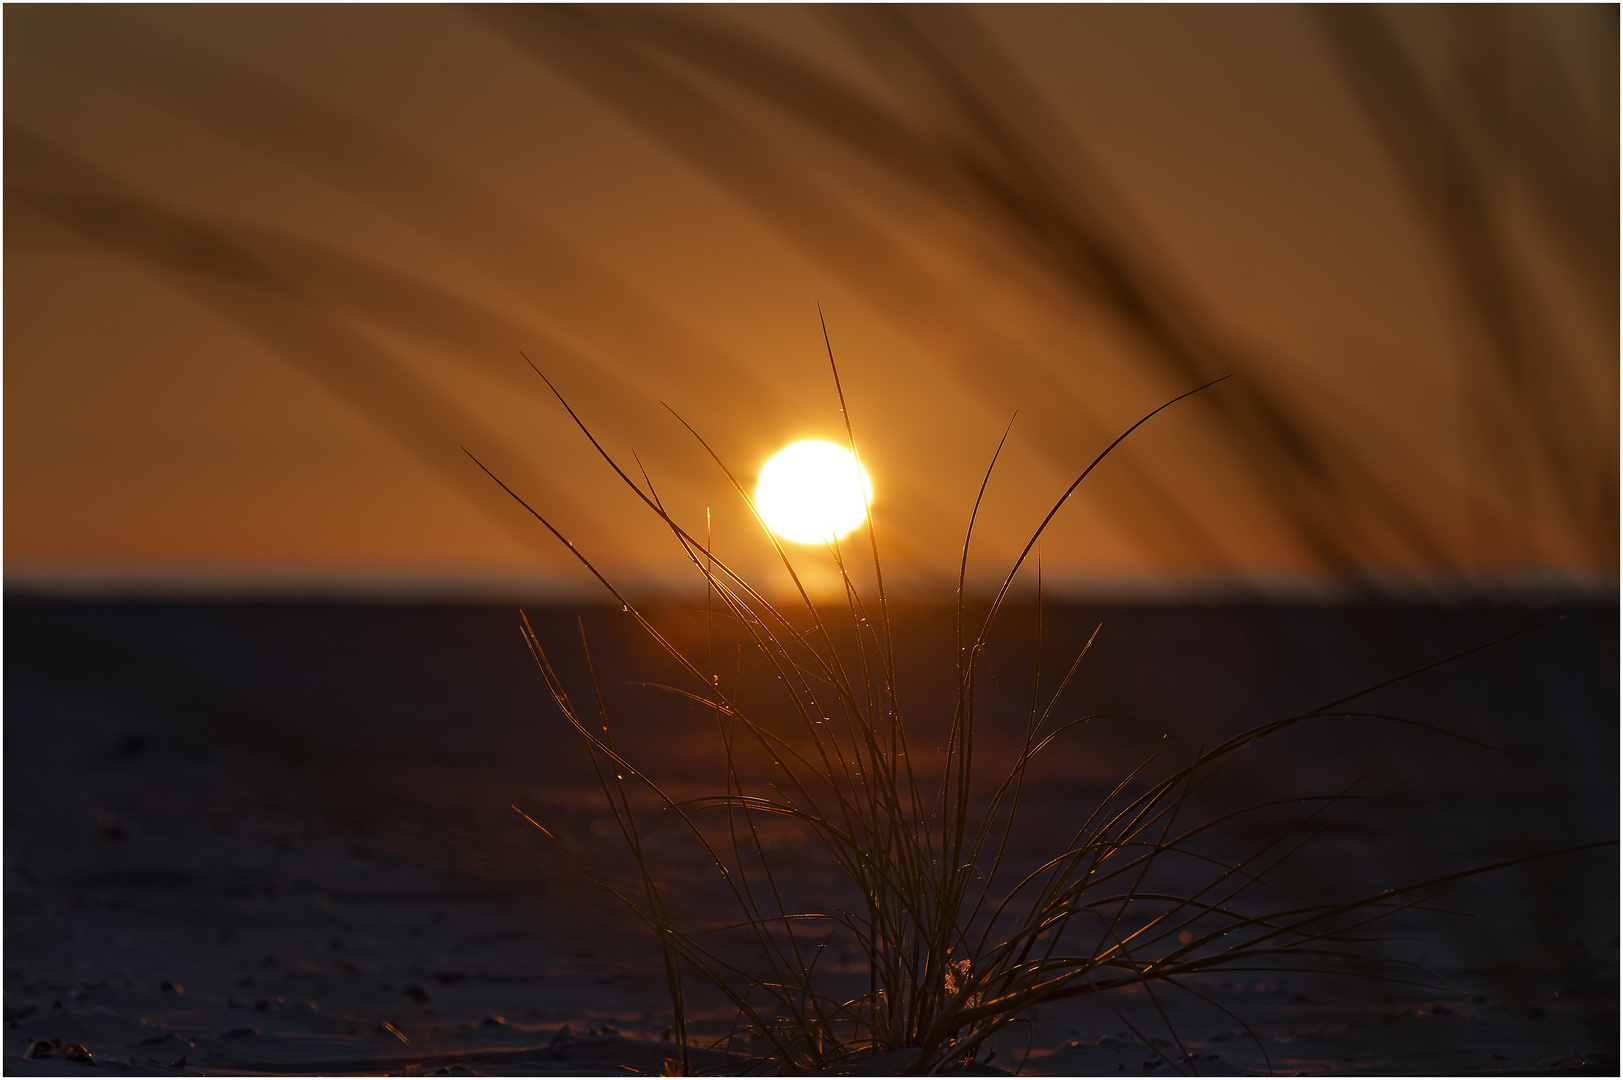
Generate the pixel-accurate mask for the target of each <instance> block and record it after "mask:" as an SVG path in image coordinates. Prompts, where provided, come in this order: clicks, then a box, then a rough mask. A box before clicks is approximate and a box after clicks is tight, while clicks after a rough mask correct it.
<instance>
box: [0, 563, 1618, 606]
mask: <svg viewBox="0 0 1623 1080" xmlns="http://www.w3.org/2000/svg"><path fill="white" fill-rule="evenodd" d="M997 585H998V582H996V581H992V580H988V581H985V582H980V581H972V582H969V583H968V584H967V586H966V593H967V594H968V596H969V597H970V598H973V599H976V600H981V601H984V600H989V599H990V598H991V597H992V596H993V595H994V594H995V591H996V588H997ZM4 586H5V595H6V598H7V599H8V600H10V599H19V600H20V599H26V598H37V599H41V600H77V601H86V602H93V601H108V602H119V601H124V602H141V601H152V602H164V601H169V602H181V603H208V602H220V603H231V602H256V601H263V602H280V603H299V602H310V603H324V602H326V603H378V604H389V603H398V604H414V603H453V604H454V603H469V604H491V603H513V602H526V603H534V604H542V605H557V606H588V607H590V606H597V605H600V604H602V605H611V604H613V603H615V601H614V599H613V597H612V596H610V595H608V594H607V592H606V590H604V588H603V586H602V585H601V584H600V583H598V582H597V581H595V580H592V579H590V578H586V579H582V578H576V577H566V576H563V575H558V574H547V573H539V572H536V573H530V572H523V571H488V570H469V571H448V570H434V571H410V570H368V571H356V570H333V569H326V570H322V569H292V568H280V569H273V568H257V569H243V568H221V569H197V568H193V569H184V570H175V569H143V570H131V569H127V568H126V569H96V568H74V569H16V570H14V569H9V568H8V569H6V570H5V571H4ZM616 588H618V589H619V590H620V591H621V592H622V593H623V594H624V595H626V596H627V597H628V598H630V599H634V600H637V601H638V602H642V603H650V604H659V603H685V602H691V601H693V600H699V601H701V602H702V600H703V598H704V594H705V589H704V587H703V585H702V583H699V582H695V580H694V579H693V578H692V575H691V574H684V575H671V574H641V575H638V574H624V575H621V576H620V578H619V580H618V581H617V582H616ZM821 591H827V590H819V592H821ZM887 591H888V593H889V595H890V596H891V598H892V599H893V600H895V601H896V602H899V603H905V604H932V603H950V602H951V601H952V599H953V597H954V596H955V593H956V588H955V582H952V581H949V580H946V579H943V580H940V581H936V580H924V579H921V580H902V581H897V582H893V583H892V584H891V585H890V587H889V588H888V590H887ZM983 594H984V595H983ZM842 596H843V593H838V592H833V593H831V595H830V596H829V597H827V599H830V600H835V601H838V600H839V599H840V598H841V597H842ZM1036 596H1037V590H1036V588H1035V583H1034V582H1032V583H1027V584H1026V585H1025V586H1024V587H1023V588H1021V587H1019V586H1018V585H1017V587H1016V588H1015V589H1014V590H1013V591H1012V592H1011V597H1010V598H1011V599H1012V600H1014V601H1015V602H1017V603H1028V604H1029V603H1031V602H1033V601H1034V600H1035V599H1036ZM1042 597H1043V600H1044V601H1045V602H1053V603H1062V604H1085V603H1106V604H1147V605H1160V604H1186V603H1187V604H1201V605H1205V604H1223V603H1229V604H1233V603H1264V604H1268V603H1273V604H1293V603H1299V604H1308V605H1332V606H1334V605H1358V604H1366V603H1393V602H1397V603H1418V604H1444V605H1457V604H1472V603H1476V604H1490V605H1504V606H1512V607H1542V606H1559V605H1561V604H1573V603H1577V604H1584V605H1595V604H1616V603H1617V602H1618V598H1619V580H1618V578H1617V577H1601V576H1598V575H1591V574H1579V573H1573V572H1568V571H1552V570H1532V571H1522V572H1516V573H1498V574H1467V573H1461V572H1456V573H1449V574H1440V573H1434V574H1408V575H1400V574H1368V575H1363V576H1360V577H1357V578H1337V579H1332V578H1309V577H1306V576H1300V575H1289V574H1278V573H1275V574H1267V573H1249V574H1245V573H1227V574H1205V575H1194V574H1190V575H1183V576H1173V575H1148V574H1104V573H1096V574H1068V575H1057V574H1054V573H1053V572H1051V571H1045V572H1044V574H1043V586H1042ZM814 598H815V599H819V600H821V599H824V598H823V597H820V596H815V597H814ZM773 599H774V602H776V600H777V598H775V597H774V598H773Z"/></svg>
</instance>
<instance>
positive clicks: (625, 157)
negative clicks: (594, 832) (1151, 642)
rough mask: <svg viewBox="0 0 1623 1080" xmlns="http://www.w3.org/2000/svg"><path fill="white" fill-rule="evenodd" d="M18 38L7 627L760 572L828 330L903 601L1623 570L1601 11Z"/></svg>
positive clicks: (970, 18) (325, 16) (351, 25)
mask: <svg viewBox="0 0 1623 1080" xmlns="http://www.w3.org/2000/svg"><path fill="white" fill-rule="evenodd" d="M4 19H5V62H6V64H5V66H6V98H5V101H6V124H7V135H6V140H7V141H6V158H5V168H6V184H7V206H6V220H5V226H6V229H5V236H6V242H7V247H6V265H5V269H6V274H5V289H6V293H5V315H6V322H5V342H4V344H5V391H6V398H5V401H6V410H5V422H6V430H5V510H6V516H5V526H6V527H5V560H6V574H7V580H8V583H10V584H13V585H16V584H33V585H40V584H53V585H55V586H63V585H69V586H71V585H75V584H77V585H79V586H82V587H90V588H105V587H115V586H121V587H129V586H130V585H132V584H136V585H140V586H141V587H145V588H160V589H161V588H188V589H203V590H205V591H206V590H209V589H216V588H221V587H230V588H243V587H248V588H263V587H269V586H275V585H277V584H278V583H280V584H282V585H287V584H289V583H291V584H293V585H295V586H297V587H300V588H305V589H315V590H317V591H320V590H321V589H329V590H331V589H339V590H343V589H355V588H362V587H378V588H398V587H401V586H402V585H403V584H411V583H415V587H418V588H426V589H439V590H442V591H447V590H448V591H455V590H457V589H469V590H478V589H487V590H488V589H489V588H492V587H512V586H514V583H521V584H522V585H524V586H525V587H528V588H531V589H541V590H552V591H554V592H555V593H556V594H558V595H563V594H565V593H567V592H568V591H569V590H570V589H575V588H578V587H579V585H580V582H581V580H582V578H581V571H580V570H579V568H578V567H577V566H575V565H574V564H573V563H572V560H571V559H570V557H569V555H568V553H567V552H566V551H564V550H563V549H562V548H561V547H560V546H559V545H558V544H557V543H556V542H555V541H553V540H552V539H551V538H550V537H549V536H547V535H546V534H545V533H544V531H543V530H542V529H541V528H540V526H539V525H537V524H535V523H534V522H533V521H531V520H530V519H528V518H527V516H526V515H525V514H524V512H523V511H522V509H520V508H518V507H517V506H516V505H514V504H513V503H512V502H511V501H510V500H509V499H508V498H507V496H505V495H504V494H502V493H501V491H500V490H499V489H497V488H496V487H495V485H493V484H492V483H491V482H490V481H489V480H488V479H487V478H486V477H485V476H484V475H483V474H482V473H481V472H479V470H478V469H477V468H476V467H475V466H474V465H473V464H472V463H471V462H470V461H469V460H468V459H467V458H466V457H465V456H464V455H463V452H462V449H461V448H463V447H466V448H467V449H468V450H470V451H472V452H474V453H475V454H477V455H478V456H479V457H480V458H481V460H484V461H485V462H486V463H487V464H489V465H490V466H491V467H492V469H493V470H494V471H496V472H497V473H498V474H500V475H501V476H502V477H503V479H504V480H506V481H507V482H508V483H509V484H511V485H512V486H513V487H514V488H515V489H516V490H518V491H519V492H520V493H521V494H523V495H524V496H525V497H526V498H527V499H528V500H529V501H530V502H531V505H533V506H535V507H536V508H537V509H538V510H540V511H541V512H542V513H544V514H546V515H547V516H548V517H549V518H551V519H553V520H554V522H555V524H557V525H558V526H559V527H560V528H561V529H563V530H564V531H565V532H566V533H568V534H569V535H570V536H571V537H572V538H573V539H575V540H576V541H577V543H578V544H579V545H580V546H581V547H582V549H583V550H586V551H588V552H589V553H591V554H592V555H593V556H594V557H595V558H597V559H599V560H600V561H601V563H602V564H603V566H604V567H605V569H607V570H608V571H610V572H611V573H612V574H613V575H615V576H617V577H619V578H621V579H623V580H626V581H628V582H632V583H635V584H639V585H643V586H653V585H661V584H665V583H669V582H670V581H673V580H676V575H680V574H681V570H682V567H681V560H680V553H679V551H677V549H676V548H675V547H674V546H673V545H672V544H671V543H670V541H669V539H668V538H667V537H665V536H662V535H661V527H660V526H659V524H658V522H657V521H655V520H653V519H652V518H651V517H650V516H649V515H647V514H646V513H645V512H643V511H642V510H640V508H639V506H638V504H637V502H636V500H635V498H634V496H632V495H631V494H630V493H629V492H626V491H624V490H621V489H618V488H617V487H616V482H615V481H614V479H613V477H612V474H611V473H609V472H608V470H607V468H606V466H604V465H603V464H602V463H601V462H599V461H597V460H596V459H595V458H594V456H593V455H592V453H591V449H590V446H589V445H588V444H586V443H585V441H584V439H583V438H582V437H581V435H580V434H579V432H577V431H576V430H574V429H573V428H572V426H571V425H570V424H569V423H568V417H567V415H566V414H565V413H564V412H563V410H562V409H561V408H560V406H559V405H558V404H557V402H556V401H555V400H553V399H552V398H551V396H550V394H549V393H548V392H547V390H546V387H545V386H544V385H543V384H542V383H541V381H540V380H539V379H537V378H536V377H535V375H534V374H533V373H531V372H530V370H529V368H528V367H527V366H526V365H525V363H524V361H523V360H522V359H521V357H520V355H519V353H520V350H523V351H524V352H525V353H527V354H528V355H529V356H530V357H531V358H532V359H533V360H534V361H535V362H536V363H537V365H538V366H540V367H541V368H542V369H543V370H545V371H546V372H547V373H548V374H549V376H550V377H551V378H553V380H554V381H555V382H556V383H557V384H558V386H559V387H560V389H561V390H562V391H563V392H564V393H565V394H566V395H567V396H568V397H569V399H570V401H571V403H572V404H574V405H575V407H576V409H577V411H578V412H579V413H580V414H581V416H582V417H583V419H585V420H586V421H587V423H588V424H589V425H590V426H591V427H592V428H593V430H594V432H595V433H596V434H598V436H599V437H600V439H601V441H602V442H603V444H604V446H605V447H606V448H607V449H609V450H610V451H611V452H612V453H614V454H615V455H617V456H622V457H623V458H624V461H625V463H626V465H627V466H628V467H634V463H633V460H632V458H631V453H632V451H633V450H635V452H636V455H637V457H638V459H640V461H641V462H642V464H643V465H644V466H645V467H646V468H647V471H648V475H649V476H650V478H651V479H652V481H653V483H654V484H655V486H656V487H657V489H658V492H659V494H660V496H661V498H662V499H663V500H664V502H665V503H666V505H667V506H668V507H669V508H670V510H671V512H672V513H673V515H674V516H675V517H677V518H678V519H679V520H680V521H682V522H683V523H684V524H686V525H687V526H688V527H689V528H690V529H693V530H700V529H702V523H703V520H704V512H705V508H706V507H707V506H708V507H711V508H713V518H714V522H715V535H716V545H717V550H718V551H719V552H722V553H724V554H725V555H726V556H727V557H729V558H732V559H734V560H735V561H737V562H738V563H739V565H741V566H744V567H746V568H760V570H761V572H762V573H765V574H767V575H768V576H770V574H771V570H770V562H769V558H768V556H769V551H768V549H767V548H766V546H765V544H764V543H763V542H761V540H760V539H759V537H758V536H756V535H755V533H754V526H753V524H752V522H751V520H750V518H749V516H748V513H747V510H745V509H744V508H743V507H742V506H740V504H739V502H738V500H737V498H736V497H735V496H733V495H732V494H731V493H730V491H729V485H728V484H727V481H726V479H725V477H723V476H721V475H720V473H719V471H717V470H716V469H715V468H714V466H713V465H712V464H711V463H709V461H708V458H707V457H706V455H705V454H704V452H703V450H702V449H701V448H699V447H698V446H697V444H696V443H695V442H694V440H693V439H692V437H691V436H690V435H689V434H688V433H687V432H686V431H685V430H684V429H683V428H682V427H681V425H680V424H679V423H678V422H677V421H676V420H675V419H674V418H672V417H671V415H670V413H669V412H667V411H666V410H665V409H663V408H661V404H662V403H663V404H665V405H668V406H669V407H670V408H671V409H674V410H675V411H676V412H678V413H680V414H681V415H682V417H684V418H685V419H687V420H688V421H689V422H690V423H692V424H693V425H694V427H695V428H697V429H698V430H699V431H700V432H701V433H702V434H703V435H704V436H705V437H706V438H707V439H709V440H710V441H711V442H712V445H714V447H715V448H716V450H717V452H718V453H720V454H721V456H722V457H723V458H724V459H726V460H727V461H728V462H729V463H730V464H731V465H733V467H734V468H735V469H736V470H737V471H738V472H739V473H740V474H743V475H745V476H746V477H747V478H748V479H750V480H752V479H753V476H754V472H755V470H756V469H758V468H759V466H760V464H761V462H762V461H764V460H765V458H766V457H767V456H768V455H769V454H770V453H771V452H772V451H774V450H776V449H777V448H779V447H780V446H782V445H784V444H786V443H788V442H791V441H794V440H796V439H800V438H804V437H808V436H810V437H835V438H837V437H839V436H840V434H841V431H842V428H841V418H840V416H839V413H838V409H837V402H836V400H835V396H834V393H833V388H832V385H831V382H830V378H829V374H828V366H827V360H826V358H825V355H824V351H823V348H824V347H823V340H822V336H821V331H820V329H819V324H818V314H817V307H816V304H818V303H820V304H821V306H822V310H823V312H824V313H825V315H826V317H827V321H828V328H829V333H830V336H831V339H832V343H833V347H834V350H835V354H836V357H837V359H838V360H839V363H840V370H841V374H842V376H843V379H844V383H845V389H846V393H847V397H848V400H849V403H850V408H851V417H852V420H853V422H854V424H855V427H856V431H857V437H858V440H859V443H860V445H861V447H862V450H863V455H864V460H865V462H866V463H867V465H868V467H869V469H870V470H871V473H872V476H873V479H874V484H875V488H876V505H875V515H876V522H877V525H878V529H879V535H880V541H881V544H882V550H883V553H884V555H885V557H886V560H887V572H888V574H889V575H890V578H891V580H892V582H893V583H895V584H896V586H897V587H898V588H905V589H910V590H913V591H915V592H928V591H930V590H933V589H935V588H937V587H939V586H940V585H941V584H942V583H943V582H946V581H948V580H949V579H950V576H951V575H952V573H953V572H954V571H955V569H956V565H957V557H958V545H959V543H960V541H961V536H962V530H963V528H964V524H965V522H966V520H967V516H968V512H969V508H970V505H971V503H972V502H973V499H974V494H975V490H976V487H977V485H978V484H979V481H980V476H981V473H982V471H983V470H984V469H985V467H986V464H987V462H988V461H989V460H990V457H991V454H992V451H993V449H994V447H995V446H996V445H997V442H998V439H999V437H1000V436H1001V434H1002V431H1003V429H1004V426H1005V425H1006V424H1007V423H1008V422H1009V420H1010V418H1011V417H1015V420H1014V426H1013V429H1012V434H1011V436H1010V439H1009V444H1008V447H1007V449H1006V450H1005V453H1004V457H1003V460H1002V461H1001V462H1000V464H999V467H998V471H997V473H996V474H995V475H994V477H993V480H992V483H991V486H990V488H989V492H988V495H987V498H986V502H985V504H984V505H983V510H982V515H981V519H980V525H979V529H980V531H979V533H978V540H977V544H978V546H977V549H976V555H975V558H974V560H973V564H972V572H971V573H972V577H974V578H975V579H976V580H977V581H982V582H984V581H988V580H991V579H992V578H994V577H995V576H996V571H997V570H998V569H999V568H1001V567H1003V566H1005V565H1006V564H1007V561H1008V560H1009V559H1010V558H1012V556H1013V555H1014V554H1015V553H1016V552H1017V551H1018V550H1019V548H1020V546H1021V545H1022V544H1023V543H1024V541H1025V538H1026V537H1027V536H1028V535H1029V533H1030V531H1031V529H1032V528H1033V527H1034V526H1035V524H1036V522H1037V521H1039V520H1040V519H1041V517H1042V515H1043V514H1044V513H1046V511H1047V509H1048V507H1049V506H1050V505H1051V504H1052V501H1053V500H1054V498H1056V497H1057V495H1058V494H1059V492H1060V491H1062V490H1063V489H1064V487H1065V485H1066V484H1068V483H1069V482H1070V480H1071V479H1072V478H1074V476H1075V475H1076V473H1077V472H1078V471H1080V469H1081V468H1082V467H1083V466H1084V465H1085V464H1086V463H1087V461H1089V460H1091V458H1092V457H1093V456H1094V455H1095V454H1096V453H1098V451H1099V450H1100V449H1102V448H1103V447H1104V446H1105V445H1106V444H1108V443H1109V441H1110V440H1111V439H1112V438H1114V437H1115V435H1116V434H1118V433H1119V432H1120V431H1121V430H1122V429H1124V428H1125V427H1127V426H1128V425H1130V424H1131V423H1132V422H1133V421H1134V420H1136V419H1138V417H1139V416H1141V415H1142V414H1143V413H1145V412H1147V411H1149V410H1150V409H1152V408H1154V407H1155V406H1156V405H1158V404H1160V403H1161V402H1162V401H1164V400H1166V399H1168V398H1170V397H1173V396H1175V395H1176V394H1179V393H1181V392H1183V391H1185V390H1188V389H1190V388H1192V387H1193V386H1195V385H1198V384H1199V383H1200V382H1202V381H1205V379H1206V378H1208V377H1215V376H1217V375H1223V374H1232V375H1233V376H1234V377H1233V378H1232V379H1230V380H1229V381H1228V382H1226V383H1224V384H1222V385H1221V386H1219V387H1216V388H1214V389H1212V390H1210V391H1207V392H1206V393H1205V394H1203V395H1201V396H1199V397H1197V398H1195V399H1191V400H1190V401H1188V402H1185V403H1182V404H1180V405H1179V406H1176V407H1174V408H1173V409H1171V410H1168V412H1166V413H1164V414H1162V415H1161V416H1159V417H1157V418H1156V419H1155V420H1154V421H1153V422H1152V423H1151V424H1150V425H1148V426H1146V427H1145V428H1144V429H1141V430H1140V431H1139V432H1138V433H1137V434H1135V436H1134V437H1133V438H1132V439H1131V440H1129V441H1128V442H1127V443H1126V444H1124V445H1123V447H1122V448H1121V450H1120V451H1119V452H1118V453H1117V454H1116V455H1115V456H1113V457H1112V458H1111V459H1110V460H1109V461H1107V462H1106V464H1105V465H1103V466H1101V468H1100V470H1099V471H1098V472H1097V473H1096V474H1095V475H1094V476H1093V477H1091V478H1090V479H1089V480H1088V482H1087V483H1086V484H1085V485H1084V486H1083V487H1082V488H1081V489H1080V490H1079V492H1078V494H1077V496H1076V497H1075V498H1074V499H1073V500H1072V502H1071V504H1070V505H1068V506H1067V507H1066V509H1065V510H1064V511H1063V512H1062V513H1061V515H1060V516H1059V517H1058V518H1057V519H1056V522H1055V524H1054V526H1053V527H1052V529H1051V531H1050V532H1049V533H1048V534H1047V536H1046V537H1045V539H1044V543H1043V548H1042V555H1043V572H1044V577H1045V582H1049V583H1052V586H1053V587H1054V588H1058V589H1067V588H1071V589H1082V590H1085V589H1090V588H1101V587H1118V588H1128V589H1132V588H1144V587H1148V586H1150V585H1154V584H1156V583H1159V584H1161V585H1165V584H1167V583H1172V584H1175V585H1176V584H1187V583H1190V582H1212V581H1234V580H1241V581H1268V582H1308V583H1311V582H1321V581H1326V580H1345V579H1349V578H1360V577H1364V578H1375V579H1394V578H1396V579H1416V578H1419V579H1438V578H1450V579H1452V578H1461V577H1463V578H1471V579H1496V580H1509V579H1516V580H1524V579H1539V580H1556V579H1563V580H1575V581H1580V582H1582V581H1588V582H1593V583H1600V584H1603V585H1604V584H1605V583H1607V582H1615V580H1616V570H1617V502H1616V498H1617V401H1618V389H1617V306H1616V304H1617V277H1616V265H1617V251H1616V236H1617V218H1616V207H1617V190H1616V183H1617V144H1616V138H1617V119H1616V102H1617V69H1616V62H1617V51H1616V10H1615V8H1611V9H1603V8H1598V7H1597V8H1593V9H1577V8H1568V9H1559V10H1554V11H1548V10H1540V11H1524V10H1520V9H1508V8H1507V9H1496V10H1495V11H1494V12H1486V13H1484V12H1482V11H1481V10H1480V9H1458V10H1449V9H1408V10H1404V11H1398V12H1386V13H1383V11H1382V10H1377V9H1346V10H1343V11H1341V13H1340V14H1339V15H1326V14H1324V11H1323V10H1322V9H1321V10H1320V11H1319V12H1317V13H1310V12H1306V11H1303V10H1299V9H1294V8H1286V7H1244V8H1233V7H1220V6H1210V7H1161V6H1146V7H1049V6H1044V7H1032V8H1027V7H998V8H990V9H967V8H966V9H953V10H950V11H943V10H941V9H921V8H909V9H904V10H891V11H885V10H871V9H854V8H839V9H816V8H789V7H772V8H753V7H730V8H720V9H712V8H659V9H619V8H615V9H595V8H571V9H564V10H550V11H548V10H536V9H528V8H502V9H495V10H477V9H450V8H440V7H426V6H424V7H415V6H414V7H374V6H359V7H350V6H331V7H328V6H305V7H279V6H278V7H257V6H255V7H250V6H231V7H215V6H185V7H140V6H131V7H118V8H93V7H81V6H60V7H52V6H8V7H7V8H6V9H5V12H4ZM1608 215H1609V216H1608ZM812 561H813V562H816V561H817V560H816V559H813V560H812Z"/></svg>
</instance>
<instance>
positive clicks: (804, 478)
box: [755, 439, 873, 544]
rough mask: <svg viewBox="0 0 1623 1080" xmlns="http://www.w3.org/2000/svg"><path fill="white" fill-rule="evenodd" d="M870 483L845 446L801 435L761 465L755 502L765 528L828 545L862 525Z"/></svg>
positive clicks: (803, 541)
mask: <svg viewBox="0 0 1623 1080" xmlns="http://www.w3.org/2000/svg"><path fill="white" fill-rule="evenodd" d="M872 503H873V482H872V481H871V480H869V479H868V470H867V469H864V468H863V467H862V465H861V463H860V462H858V461H857V459H856V458H854V457H852V456H851V452H850V451H849V450H846V449H844V448H843V447H839V446H835V445H834V444H833V443H830V442H822V441H820V440H818V439H806V440H804V441H802V442H797V443H791V444H790V445H788V446H786V447H784V448H783V449H782V450H779V451H778V452H777V453H776V454H773V455H772V457H771V458H770V459H768V461H767V463H766V464H765V465H763V466H761V479H760V482H759V483H758V484H756V486H755V507H756V509H758V510H759V511H760V512H761V518H762V519H763V520H764V521H765V522H766V524H767V528H769V529H771V530H772V531H773V532H775V533H777V534H778V535H779V536H781V537H783V538H784V539H785V540H793V541H794V542H795V543H797V544H827V543H832V542H833V541H835V540H838V539H839V538H840V537H842V536H844V535H845V534H846V533H848V532H850V531H851V530H852V529H854V528H856V527H857V526H858V525H861V524H862V523H863V522H864V521H865V520H867V517H868V507H869V506H870V505H871V504H872Z"/></svg>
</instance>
